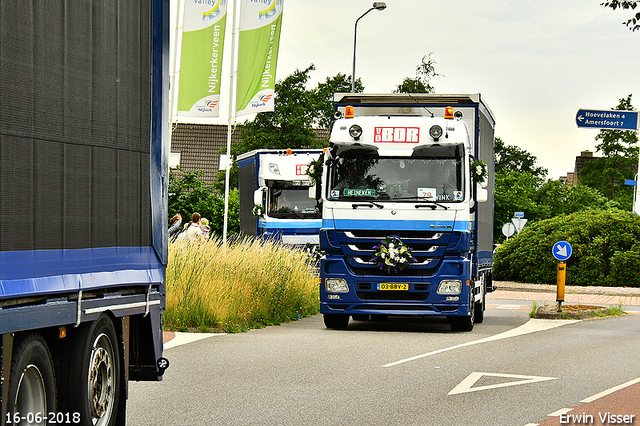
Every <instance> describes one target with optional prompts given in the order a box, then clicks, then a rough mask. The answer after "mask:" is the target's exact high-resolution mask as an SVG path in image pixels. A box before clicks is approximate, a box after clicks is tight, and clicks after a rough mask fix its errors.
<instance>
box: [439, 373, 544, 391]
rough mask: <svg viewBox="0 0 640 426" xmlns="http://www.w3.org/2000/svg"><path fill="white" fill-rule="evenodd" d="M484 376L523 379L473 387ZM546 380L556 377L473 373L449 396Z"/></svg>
mask: <svg viewBox="0 0 640 426" xmlns="http://www.w3.org/2000/svg"><path fill="white" fill-rule="evenodd" d="M482 376H491V377H506V378H509V379H522V380H516V381H514V382H506V383H498V384H496V385H488V386H478V387H475V388H474V387H472V386H473V385H474V384H475V383H476V382H477V381H478V380H480V378H481V377H482ZM546 380H556V377H541V376H520V375H518V374H494V373H471V374H469V376H468V377H467V378H466V379H464V380H463V381H462V382H460V384H459V385H458V386H456V387H455V388H453V389H452V390H451V392H449V393H448V394H447V395H455V394H458V393H466V392H475V391H479V390H487V389H496V388H504V387H507V386H516V385H524V384H527V383H536V382H544V381H546Z"/></svg>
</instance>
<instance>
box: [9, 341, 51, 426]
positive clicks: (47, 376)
mask: <svg viewBox="0 0 640 426" xmlns="http://www.w3.org/2000/svg"><path fill="white" fill-rule="evenodd" d="M7 399H8V400H7V419H11V420H12V423H20V420H18V421H17V422H14V421H13V417H14V415H16V416H21V417H24V416H29V417H33V420H38V419H39V418H41V419H42V422H37V421H34V423H33V424H46V422H47V415H48V413H52V412H56V410H57V407H56V402H57V398H56V382H55V376H54V372H53V362H52V359H51V352H50V351H49V347H48V346H47V342H46V341H45V340H44V338H43V337H42V336H41V335H40V334H38V333H30V334H27V335H26V336H24V338H22V339H21V340H20V342H18V344H17V345H16V346H14V350H13V355H12V361H11V374H10V375H9V393H8V398H7ZM29 420H31V419H29ZM0 423H1V421H0Z"/></svg>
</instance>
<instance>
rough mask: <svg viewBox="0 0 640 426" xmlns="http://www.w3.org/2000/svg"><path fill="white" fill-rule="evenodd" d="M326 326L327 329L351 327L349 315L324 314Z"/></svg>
mask: <svg viewBox="0 0 640 426" xmlns="http://www.w3.org/2000/svg"><path fill="white" fill-rule="evenodd" d="M323 317H324V325H325V326H326V327H327V328H338V329H344V328H347V327H348V326H349V315H344V314H323Z"/></svg>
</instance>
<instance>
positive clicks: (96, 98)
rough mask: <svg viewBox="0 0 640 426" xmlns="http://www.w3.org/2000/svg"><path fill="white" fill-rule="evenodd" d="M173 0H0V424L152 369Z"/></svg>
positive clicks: (100, 393) (121, 388) (115, 391)
mask: <svg viewBox="0 0 640 426" xmlns="http://www.w3.org/2000/svg"><path fill="white" fill-rule="evenodd" d="M168 17H169V2H168V0H137V1H124V0H112V1H98V2H95V1H94V2H90V1H68V0H60V1H41V0H3V1H2V2H1V3H0V76H1V77H0V356H1V358H0V378H1V380H0V403H1V405H0V407H1V410H0V414H1V416H0V425H3V426H4V425H13V424H38V425H41V424H55V423H64V424H81V425H103V426H107V425H124V424H125V419H126V416H125V408H126V399H127V386H128V384H127V383H128V381H129V380H152V381H158V380H161V378H162V375H163V373H164V370H165V369H166V367H167V366H168V362H167V360H166V359H164V358H163V357H162V345H163V344H162V324H161V320H162V311H163V310H164V307H165V268H166V264H167V250H168V245H167V182H168V136H169V132H168V128H169V126H168V124H169V119H168V117H169V116H168V99H167V92H168V79H167V77H168V51H169V37H168Z"/></svg>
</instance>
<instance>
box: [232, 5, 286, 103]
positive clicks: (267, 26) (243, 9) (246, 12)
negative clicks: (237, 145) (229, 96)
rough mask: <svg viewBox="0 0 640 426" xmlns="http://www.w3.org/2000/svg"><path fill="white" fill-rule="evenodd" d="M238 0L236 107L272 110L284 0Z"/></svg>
mask: <svg viewBox="0 0 640 426" xmlns="http://www.w3.org/2000/svg"><path fill="white" fill-rule="evenodd" d="M240 1H241V3H240V36H239V40H238V80H237V89H236V111H237V114H238V115H243V114H252V113H256V112H264V111H273V109H274V89H275V84H276V64H277V62H278V47H279V45H280V29H281V27H282V5H283V4H284V0H240Z"/></svg>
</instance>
